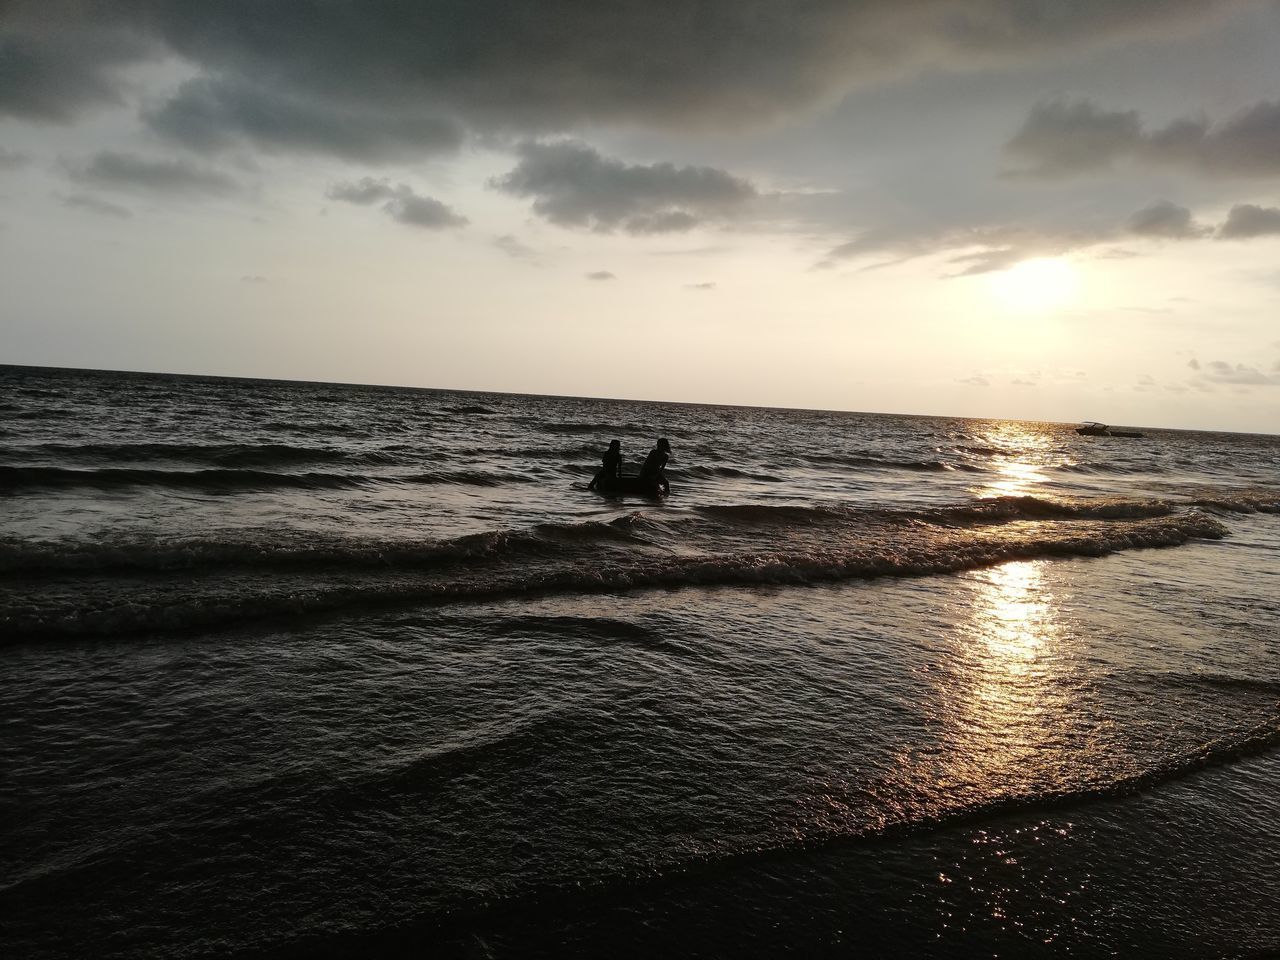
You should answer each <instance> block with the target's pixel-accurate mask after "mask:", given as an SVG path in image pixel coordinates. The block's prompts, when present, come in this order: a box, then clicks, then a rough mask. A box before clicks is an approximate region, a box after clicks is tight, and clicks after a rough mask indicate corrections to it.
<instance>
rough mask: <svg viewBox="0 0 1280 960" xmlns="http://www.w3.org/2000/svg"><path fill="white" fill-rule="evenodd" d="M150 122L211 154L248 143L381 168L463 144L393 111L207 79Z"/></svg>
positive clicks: (418, 117)
mask: <svg viewBox="0 0 1280 960" xmlns="http://www.w3.org/2000/svg"><path fill="white" fill-rule="evenodd" d="M146 119H147V122H148V124H149V125H150V126H151V128H152V129H153V130H155V131H156V132H157V133H159V134H161V135H163V136H166V137H169V138H171V139H173V140H176V141H178V142H179V143H182V144H184V145H186V146H188V147H191V148H193V149H197V150H204V151H216V150H224V149H227V148H230V147H234V146H238V145H240V144H241V143H244V142H249V143H252V144H253V145H255V146H258V147H260V148H262V149H264V150H268V151H270V150H285V151H294V152H320V153H330V154H333V155H335V156H338V157H343V158H344V159H348V160H361V161H366V162H377V161H382V160H396V159H409V158H412V157H416V156H419V155H421V154H424V153H436V152H440V151H445V150H453V149H455V148H456V147H457V146H458V145H459V144H460V143H461V142H462V130H461V128H460V127H459V126H458V124H457V123H456V122H454V121H452V120H448V119H442V118H441V117H439V116H431V115H429V114H427V115H423V114H420V113H417V112H415V111H413V110H410V109H400V108H397V107H395V106H394V105H393V106H390V107H388V106H385V105H382V104H378V103H369V104H359V105H348V104H343V103H335V102H331V101H326V100H323V99H307V98H306V97H304V96H300V95H297V94H289V93H282V92H280V91H277V90H274V89H265V88H263V87H258V86H254V85H252V84H248V83H244V82H241V81H225V80H211V79H207V78H202V79H197V80H191V81H188V82H187V83H184V84H183V85H182V87H180V88H179V90H178V93H177V95H176V96H174V97H173V98H172V99H171V100H169V101H168V102H167V103H165V104H164V105H163V106H160V107H159V108H157V109H154V110H152V111H150V112H149V113H148V114H147V116H146Z"/></svg>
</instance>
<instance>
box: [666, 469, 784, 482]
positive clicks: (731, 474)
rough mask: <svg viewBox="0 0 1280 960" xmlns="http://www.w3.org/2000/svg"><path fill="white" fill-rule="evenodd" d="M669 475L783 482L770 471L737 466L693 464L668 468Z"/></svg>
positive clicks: (674, 477)
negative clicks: (756, 471)
mask: <svg viewBox="0 0 1280 960" xmlns="http://www.w3.org/2000/svg"><path fill="white" fill-rule="evenodd" d="M667 473H668V475H670V476H671V478H672V479H679V478H681V477H698V478H703V479H709V478H714V477H725V478H728V479H732V480H758V481H760V482H762V483H781V482H782V480H781V478H780V477H775V476H773V475H772V474H769V473H752V472H751V471H749V470H739V469H738V468H737V467H704V466H693V467H687V468H685V469H683V470H668V471H667Z"/></svg>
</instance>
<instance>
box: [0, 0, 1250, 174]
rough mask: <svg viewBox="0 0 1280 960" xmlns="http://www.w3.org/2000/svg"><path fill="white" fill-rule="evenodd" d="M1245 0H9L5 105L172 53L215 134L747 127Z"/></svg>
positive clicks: (448, 142)
mask: <svg viewBox="0 0 1280 960" xmlns="http://www.w3.org/2000/svg"><path fill="white" fill-rule="evenodd" d="M1247 5H1250V0H1126V2H1125V3H1123V4H1119V3H1106V2H1100V0H1057V2H1053V3H1048V2H1045V0H913V2H903V0H862V2H857V3H852V2H847V0H803V2H799V3H792V4H779V3H775V2H771V0H703V2H699V3H696V4H689V3H683V2H662V0H655V2H622V3H599V2H596V0H563V2H560V3H555V4H528V3H518V2H513V0H437V2H434V3H430V4H412V3H405V2H403V0H280V2H272V3H263V2H259V0H218V2H216V3H192V2H189V0H112V2H109V3H103V2H94V0H11V2H10V3H9V4H8V5H7V7H6V11H5V15H4V22H3V24H0V113H8V114H10V115H13V116H20V117H26V118H33V119H40V120H47V121H65V120H67V119H70V118H72V117H73V116H74V115H76V114H77V113H78V112H81V111H83V110H85V109H87V108H90V107H92V106H95V105H101V104H103V103H119V102H123V101H124V100H125V99H126V98H127V91H126V86H125V84H124V83H123V79H124V78H123V76H122V73H123V71H124V69H125V68H127V67H128V66H130V65H132V64H135V63H138V62H141V61H144V60H146V59H150V58H156V57H160V56H164V55H168V56H176V57H178V58H181V59H183V60H185V61H187V62H188V63H190V64H192V65H193V66H194V67H195V69H196V70H197V71H198V73H199V76H198V77H197V79H195V80H192V81H190V82H188V83H186V84H184V85H183V86H182V87H181V88H180V89H178V90H177V91H175V92H174V93H172V95H171V96H169V98H168V99H167V101H166V102H164V103H162V104H160V105H159V106H158V107H156V108H155V109H154V110H151V111H149V113H148V119H149V122H150V123H151V124H152V126H153V127H154V128H155V129H156V130H157V131H159V132H161V133H163V134H165V135H168V136H171V137H173V138H175V139H177V140H178V141H180V142H183V143H188V144H190V145H193V146H199V147H201V148H202V149H210V148H222V147H225V146H228V145H230V144H233V143H236V142H247V143H250V144H253V145H256V146H259V147H262V148H266V149H288V150H313V151H322V152H329V153H336V154H338V155H340V156H345V157H354V158H359V159H362V160H373V159H380V158H390V157H399V156H403V155H406V154H408V153H411V152H415V151H421V152H430V151H433V150H440V149H451V148H452V147H453V146H456V143H457V140H458V137H459V136H460V132H459V131H460V128H461V127H466V128H469V129H473V130H486V131H507V132H516V133H519V132H524V133H549V132H561V131H565V130H568V129H571V128H574V127H577V126H581V125H583V124H590V123H610V124H616V123H641V124H657V125H665V126H675V127H678V126H691V125H696V126H700V127H704V128H720V129H725V128H739V127H744V126H754V125H759V124H761V123H769V122H772V121H776V120H778V119H780V118H784V117H786V116H789V115H791V114H793V113H794V112H795V111H797V110H803V109H806V108H810V107H813V106H817V105H821V104H822V103H828V102H834V101H835V100H836V99H838V98H839V97H840V96H841V95H843V94H844V93H846V92H847V91H848V90H850V89H852V88H853V87H855V86H857V85H859V84H866V83H871V82H876V81H880V80H884V79H886V78H892V77H897V76H901V75H903V74H906V73H909V72H911V71H913V70H917V69H921V68H928V69H939V68H941V69H956V70H963V69H970V68H986V67H991V66H999V65H1016V64H1020V63H1025V62H1028V61H1029V60H1032V59H1040V58H1043V57H1044V56H1045V55H1054V54H1058V53H1060V52H1063V51H1067V50H1071V49H1075V48H1079V47H1081V46H1086V45H1092V44H1099V43H1108V42H1112V41H1120V40H1125V39H1129V38H1133V37H1142V36H1150V35H1158V34H1163V33H1167V32H1169V31H1170V30H1174V29H1181V28H1184V27H1186V26H1188V25H1193V24H1195V23H1197V22H1199V21H1203V20H1205V19H1206V18H1208V17H1211V16H1214V15H1216V14H1219V13H1221V12H1223V11H1226V10H1230V9H1235V8H1240V7H1244V6H1247Z"/></svg>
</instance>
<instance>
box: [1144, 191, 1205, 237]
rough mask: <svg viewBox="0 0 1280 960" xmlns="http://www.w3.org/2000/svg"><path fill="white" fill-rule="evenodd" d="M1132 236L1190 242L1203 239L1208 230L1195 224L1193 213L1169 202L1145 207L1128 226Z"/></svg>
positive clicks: (1160, 202) (1165, 201) (1163, 201)
mask: <svg viewBox="0 0 1280 960" xmlns="http://www.w3.org/2000/svg"><path fill="white" fill-rule="evenodd" d="M1126 226H1127V227H1128V230H1129V232H1130V233H1132V234H1136V235H1137V236H1140V237H1155V238H1160V239H1165V240H1189V239H1192V238H1193V237H1203V236H1204V235H1205V234H1206V233H1208V232H1209V230H1208V228H1206V227H1203V226H1201V225H1200V224H1198V223H1196V222H1195V219H1194V218H1193V217H1192V216H1191V211H1190V210H1188V209H1187V208H1186V207H1180V206H1178V204H1176V203H1171V202H1170V201H1168V200H1161V201H1159V202H1158V203H1153V204H1151V206H1149V207H1143V208H1142V209H1141V210H1139V211H1138V212H1137V213H1135V214H1134V215H1133V216H1131V217H1130V218H1129V222H1128V223H1127V224H1126Z"/></svg>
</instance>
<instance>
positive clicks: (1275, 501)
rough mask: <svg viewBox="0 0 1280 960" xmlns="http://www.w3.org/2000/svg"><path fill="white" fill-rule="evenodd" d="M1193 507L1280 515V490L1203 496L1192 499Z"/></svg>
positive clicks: (1228, 511)
mask: <svg viewBox="0 0 1280 960" xmlns="http://www.w3.org/2000/svg"><path fill="white" fill-rule="evenodd" d="M1190 503H1191V504H1192V506H1197V507H1204V508H1206V509H1209V510H1222V511H1225V512H1227V513H1280V490H1239V491H1230V492H1226V491H1223V492H1218V493H1214V494H1212V495H1207V494H1202V495H1199V496H1196V497H1194V498H1192V499H1191V501H1190Z"/></svg>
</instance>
